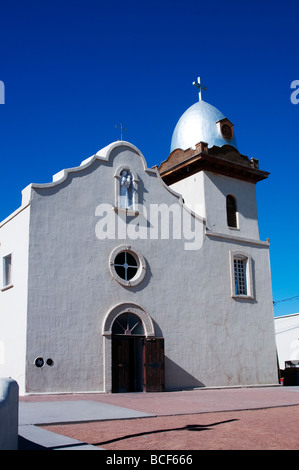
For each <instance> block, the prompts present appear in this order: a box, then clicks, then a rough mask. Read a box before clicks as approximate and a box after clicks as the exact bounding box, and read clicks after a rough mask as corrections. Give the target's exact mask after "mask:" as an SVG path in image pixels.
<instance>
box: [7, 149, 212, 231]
mask: <svg viewBox="0 0 299 470" xmlns="http://www.w3.org/2000/svg"><path fill="white" fill-rule="evenodd" d="M117 147H128V148H130V149H132V150H133V151H134V152H136V153H137V155H139V157H140V158H141V161H142V164H143V169H144V171H146V172H147V173H150V174H152V175H155V176H156V177H157V179H158V181H159V183H160V184H161V185H162V186H163V188H164V189H166V190H167V191H168V192H169V193H171V194H172V195H173V196H175V197H176V198H177V199H178V200H179V204H181V206H182V207H183V208H184V209H185V210H186V211H187V212H189V213H190V215H192V216H193V217H195V218H196V219H198V220H201V221H202V222H203V223H204V224H205V222H206V220H205V218H203V217H201V216H199V215H198V214H196V213H195V212H194V211H193V210H192V209H190V208H189V207H188V206H186V205H185V203H184V201H183V197H182V195H181V194H180V193H178V192H176V191H174V190H173V189H172V188H170V187H169V186H167V184H166V183H165V182H164V181H163V179H162V178H161V175H160V173H159V170H158V166H156V167H154V168H148V166H147V163H146V159H145V157H144V155H143V154H142V152H140V150H139V149H138V148H137V147H136V146H135V145H133V144H131V143H130V142H127V141H124V140H119V141H116V142H112V143H111V144H109V145H107V146H106V147H104V148H102V149H101V150H99V151H98V152H97V153H96V154H94V155H92V156H91V157H89V158H86V159H85V160H83V161H82V162H81V164H80V165H79V166H76V167H73V168H67V169H64V170H61V171H59V172H58V173H56V174H55V175H53V177H52V179H53V180H52V182H50V183H30V184H29V185H28V186H26V187H25V188H24V189H23V190H22V205H21V207H19V208H18V209H17V210H16V211H15V212H13V213H12V214H11V215H10V216H8V217H7V218H6V219H5V220H4V221H2V222H1V226H2V225H4V223H7V222H8V221H9V220H10V219H11V218H13V217H14V216H16V215H17V214H18V213H19V212H21V211H22V210H23V209H25V208H26V207H27V206H28V205H30V202H31V193H32V189H43V188H53V187H55V186H58V185H59V184H61V183H63V182H64V181H65V180H66V179H67V178H68V175H69V174H70V173H77V172H80V171H82V170H85V169H86V168H88V167H90V166H91V165H92V164H93V163H94V162H95V161H96V160H99V161H104V162H108V161H109V159H110V155H111V153H112V151H113V150H114V149H115V148H117Z"/></svg>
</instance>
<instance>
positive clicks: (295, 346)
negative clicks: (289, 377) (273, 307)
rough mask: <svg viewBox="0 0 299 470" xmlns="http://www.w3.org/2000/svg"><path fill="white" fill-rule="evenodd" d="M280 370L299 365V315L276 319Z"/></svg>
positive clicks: (294, 314)
mask: <svg viewBox="0 0 299 470" xmlns="http://www.w3.org/2000/svg"><path fill="white" fill-rule="evenodd" d="M274 323H275V334H276V344H277V354H278V361H279V368H280V369H281V370H283V369H284V368H285V365H286V362H287V363H289V366H290V365H292V363H294V365H295V364H299V313H293V314H292V315H283V316H281V317H275V318H274Z"/></svg>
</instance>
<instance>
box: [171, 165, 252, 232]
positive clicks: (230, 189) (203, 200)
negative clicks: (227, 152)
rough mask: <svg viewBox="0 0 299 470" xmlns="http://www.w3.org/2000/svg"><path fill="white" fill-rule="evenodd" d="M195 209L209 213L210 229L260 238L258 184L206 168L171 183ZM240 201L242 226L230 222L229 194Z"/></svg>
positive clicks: (207, 214)
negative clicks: (231, 226)
mask: <svg viewBox="0 0 299 470" xmlns="http://www.w3.org/2000/svg"><path fill="white" fill-rule="evenodd" d="M171 188H172V189H174V190H175V191H177V192H178V193H180V194H182V196H183V198H184V201H185V203H186V204H187V205H189V206H190V207H192V209H193V210H194V211H195V212H196V213H198V214H199V215H201V216H202V217H205V218H206V220H207V227H208V228H209V229H210V230H213V231H215V232H220V233H226V234H227V235H237V236H240V237H245V238H250V239H253V240H259V229H258V218H257V206H256V192H255V184H253V183H247V182H246V181H241V180H237V179H235V178H230V177H228V176H223V175H218V174H216V173H212V172H210V171H205V172H204V171H202V172H200V173H197V174H195V175H192V176H189V177H187V178H184V179H183V180H181V181H178V182H177V183H175V184H173V185H171ZM229 194H231V195H233V196H235V198H236V201H237V220H238V229H232V228H230V227H228V226H227V218H226V196H227V195H229Z"/></svg>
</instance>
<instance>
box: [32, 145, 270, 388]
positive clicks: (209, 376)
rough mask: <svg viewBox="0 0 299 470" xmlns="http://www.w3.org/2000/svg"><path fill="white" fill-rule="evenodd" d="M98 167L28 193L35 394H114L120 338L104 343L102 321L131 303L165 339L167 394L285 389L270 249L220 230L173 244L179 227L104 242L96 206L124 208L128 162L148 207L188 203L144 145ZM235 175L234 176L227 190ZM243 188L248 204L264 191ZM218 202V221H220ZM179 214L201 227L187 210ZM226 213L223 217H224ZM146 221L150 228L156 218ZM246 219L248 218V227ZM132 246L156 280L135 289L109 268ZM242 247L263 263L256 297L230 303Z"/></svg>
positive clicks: (210, 189) (209, 186)
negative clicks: (193, 246) (116, 253)
mask: <svg viewBox="0 0 299 470" xmlns="http://www.w3.org/2000/svg"><path fill="white" fill-rule="evenodd" d="M92 161H93V160H92V159H91V160H89V162H87V163H86V164H85V165H83V166H82V168H80V171H78V170H77V169H75V170H74V171H70V172H62V173H61V175H62V176H63V175H64V176H63V178H64V179H63V180H62V181H61V182H60V183H59V181H56V183H53V184H49V185H40V187H39V186H38V185H34V186H33V187H32V188H29V189H28V191H27V192H28V194H29V193H30V194H31V197H32V201H31V219H30V251H29V260H30V261H29V281H28V289H29V290H28V331H27V337H28V341H27V359H26V364H27V369H26V373H27V380H26V391H27V392H31V393H34V392H44V391H47V392H54V391H55V392H57V391H96V390H104V389H105V383H108V382H109V380H105V374H108V373H111V371H110V372H109V371H107V370H106V369H107V364H109V360H110V358H107V357H105V353H106V354H107V351H109V348H108V349H107V347H106V345H105V343H106V344H107V343H109V338H106V339H105V340H104V337H103V334H102V333H103V324H104V321H105V318H106V316H107V313H108V312H109V311H111V309H113V308H114V307H115V306H116V305H119V304H123V305H127V304H128V303H133V304H136V305H137V306H139V307H140V308H142V309H143V310H144V311H145V312H146V313H147V314H148V315H149V316H150V317H151V319H152V321H153V324H154V327H155V335H156V336H163V337H164V338H165V356H166V357H165V365H166V388H167V389H173V388H182V387H183V388H186V387H196V386H220V385H240V384H242V385H252V384H261V383H262V384H264V383H275V382H276V380H277V371H276V352H275V337H274V323H273V308H272V294H271V280H270V266H269V252H268V245H267V244H263V243H259V242H258V241H256V242H246V241H244V240H243V241H242V239H237V238H232V237H230V235H229V234H225V236H224V237H222V238H221V237H220V238H219V237H217V236H216V235H215V236H210V235H209V236H204V238H203V243H202V244H200V246H199V247H198V249H197V250H195V251H192V250H186V249H185V248H186V240H185V239H184V238H183V237H181V238H175V239H174V238H173V236H172V231H170V239H151V238H150V237H147V238H143V239H142V238H138V237H137V238H136V239H135V240H132V239H131V238H127V239H126V238H120V239H119V238H117V237H116V238H115V239H106V240H100V239H99V238H98V237H97V236H96V227H98V223H99V220H100V218H99V213H98V212H96V211H97V207H99V205H100V204H110V206H111V207H112V206H113V205H114V203H115V173H116V171H117V169H118V168H120V167H122V166H123V165H128V166H129V167H132V168H133V169H134V171H135V172H136V174H137V175H138V179H139V202H140V203H141V204H143V205H144V206H145V207H146V208H147V210H148V211H149V207H150V204H162V203H164V204H166V205H167V206H168V207H169V206H171V205H172V204H179V202H180V200H179V197H178V196H177V195H175V194H173V193H172V192H171V191H169V190H168V189H167V188H166V187H165V185H164V183H162V182H161V181H160V180H159V178H157V176H156V174H155V173H154V172H153V171H151V170H146V168H145V162H144V160H143V158H142V157H141V156H140V154H139V153H138V151H137V150H134V148H133V146H131V147H130V146H128V145H126V144H122V143H119V144H117V145H116V146H115V148H114V150H112V153H111V154H110V158H109V159H107V160H106V161H99V160H94V161H93V163H92ZM67 173H68V174H67ZM214 176H215V175H212V176H210V175H207V176H206V177H205V178H206V180H207V181H206V184H205V198H208V196H209V194H210V195H211V198H212V199H213V201H214V204H215V203H217V204H218V202H219V201H220V200H223V198H224V193H225V191H224V188H222V189H221V181H220V182H219V181H217V184H218V186H219V187H216V188H215V185H216V180H215V178H214ZM199 178H203V177H202V175H201V176H200V177H199ZM229 180H231V178H226V179H225V180H223V185H224V182H225V181H226V182H227V183H228V182H230V181H229ZM233 181H234V180H233ZM240 183H241V182H236V187H235V188H234V191H236V190H237V189H238V191H239V193H238V194H236V197H237V198H238V200H240V202H242V201H243V199H244V201H243V202H244V205H245V203H246V198H247V197H250V195H251V196H252V197H253V196H254V197H255V194H253V190H252V188H250V190H249V194H248V193H246V192H245V189H244V187H243V185H242V184H240ZM231 192H233V191H231V190H229V193H231ZM30 194H29V195H30ZM242 198H243V199H242ZM213 201H211V203H210V202H209V204H210V206H209V210H210V211H211V216H210V217H214V215H213V214H212V209H213V208H212V202H213ZM217 204H216V205H217ZM248 204H249V203H248V202H247V206H246V207H247V209H246V210H245V209H244V210H243V212H242V214H244V218H245V219H246V217H247V216H249V214H252V215H251V216H249V219H250V220H249V222H248V230H246V231H245V228H242V230H243V231H242V234H243V236H244V235H245V232H246V235H247V236H248V237H249V235H250V237H249V238H254V237H256V236H257V233H256V226H257V221H256V220H254V217H253V215H254V208H253V207H252V206H250V207H248ZM252 204H253V205H254V204H255V199H254V202H253V203H252ZM241 206H242V204H241ZM216 210H217V211H218V209H216ZM179 211H180V213H181V214H188V215H187V217H189V220H190V221H191V219H192V220H193V222H194V218H193V216H191V215H190V214H189V213H188V212H187V211H186V210H185V209H184V208H182V206H181V205H180V206H179ZM240 211H241V209H240ZM250 211H251V212H250ZM96 214H97V215H96ZM219 217H222V218H223V214H222V212H221V211H219ZM129 220H133V219H129ZM213 220H215V222H217V224H218V225H216V226H215V224H214V225H213V224H212V225H211V226H213V227H214V226H215V227H216V228H217V230H220V229H221V231H224V232H225V228H224V226H223V221H221V222H219V223H218V221H217V220H216V219H215V218H214V219H211V221H213ZM221 220H222V219H221ZM141 224H145V227H148V226H149V225H148V223H147V222H146V221H145V220H143V221H142V220H141ZM196 224H197V228H198V230H199V231H201V234H202V236H203V234H204V230H205V224H204V221H202V220H201V219H196ZM219 224H220V225H219ZM246 224H247V219H246V221H245V220H244V224H243V223H242V226H243V227H245V226H246ZM250 227H252V228H250ZM222 229H223V230H222ZM234 236H235V233H234ZM124 243H128V244H129V245H131V246H132V248H133V249H135V250H138V251H140V252H141V253H142V255H143V257H144V259H145V262H146V274H145V277H144V279H143V281H142V282H141V283H140V284H138V285H137V286H134V287H124V286H122V285H120V284H119V283H118V282H117V281H116V280H115V279H114V278H113V277H112V275H111V273H110V269H109V257H110V254H111V252H112V250H114V249H115V248H116V247H117V246H119V245H122V244H124ZM236 249H238V250H240V249H242V251H243V252H245V253H247V254H248V256H251V257H252V262H253V272H254V275H253V278H254V279H253V289H254V296H253V299H237V300H236V299H233V298H232V297H231V274H230V258H229V252H230V251H231V250H236ZM37 357H43V359H44V361H45V362H46V360H47V359H48V358H51V359H52V360H53V365H52V366H48V365H47V364H45V365H44V367H42V368H37V367H36V366H35V365H34V361H35V359H36V358H37ZM105 364H106V369H105ZM106 379H107V377H106Z"/></svg>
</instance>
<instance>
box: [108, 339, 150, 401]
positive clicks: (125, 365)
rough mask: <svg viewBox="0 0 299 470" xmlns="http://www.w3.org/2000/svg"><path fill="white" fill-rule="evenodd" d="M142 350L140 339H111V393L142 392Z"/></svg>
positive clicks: (141, 340)
mask: <svg viewBox="0 0 299 470" xmlns="http://www.w3.org/2000/svg"><path fill="white" fill-rule="evenodd" d="M142 349H143V338H142V337H136V336H133V335H132V336H122V335H120V336H113V337H112V392H114V393H125V392H141V391H142V371H143V365H142Z"/></svg>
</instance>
